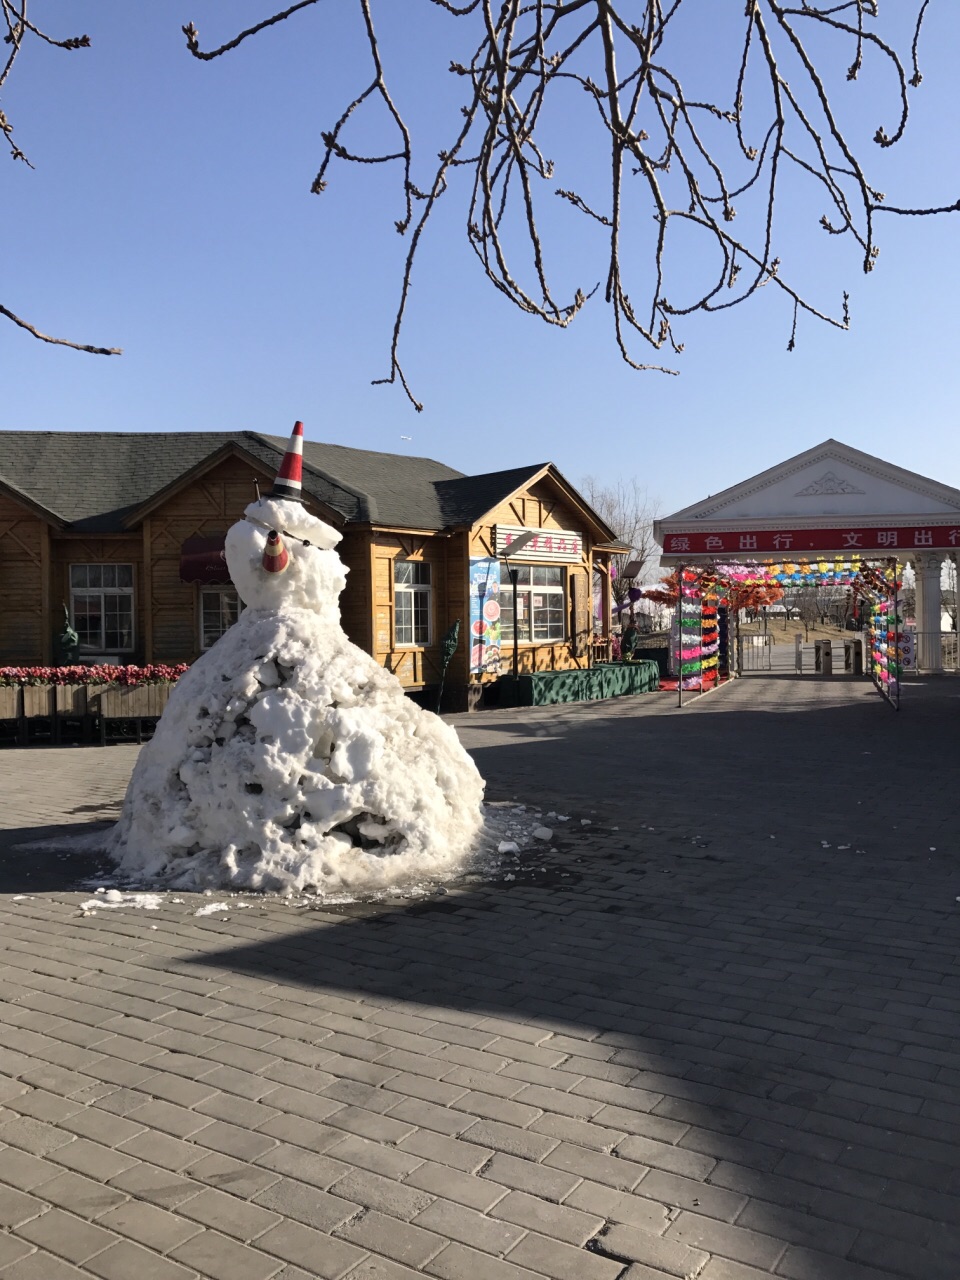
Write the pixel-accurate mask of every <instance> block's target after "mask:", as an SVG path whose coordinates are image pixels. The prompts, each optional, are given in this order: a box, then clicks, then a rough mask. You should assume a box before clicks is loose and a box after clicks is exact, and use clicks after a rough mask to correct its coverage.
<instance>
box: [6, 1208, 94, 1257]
mask: <svg viewBox="0 0 960 1280" xmlns="http://www.w3.org/2000/svg"><path fill="white" fill-rule="evenodd" d="M18 1234H19V1235H21V1236H22V1237H23V1238H24V1239H25V1240H29V1241H30V1242H31V1244H35V1245H37V1246H38V1247H39V1248H41V1249H46V1250H48V1251H49V1252H50V1253H53V1254H56V1255H57V1256H58V1257H60V1258H66V1260H67V1261H68V1262H76V1263H84V1262H86V1260H87V1259H88V1258H92V1257H93V1255H94V1254H97V1253H102V1252H103V1250H104V1249H106V1248H108V1247H109V1246H110V1245H112V1244H116V1243H117V1241H118V1240H119V1236H117V1235H115V1234H114V1233H113V1232H112V1231H105V1230H104V1229H103V1227H100V1226H94V1224H93V1223H92V1222H84V1220H83V1219H82V1218H75V1217H74V1216H73V1214H70V1213H64V1212H63V1210H62V1209H50V1210H48V1212H46V1213H45V1214H43V1216H42V1217H40V1218H34V1219H33V1221H32V1222H26V1223H24V1224H23V1225H22V1226H20V1227H19V1228H18ZM0 1256H2V1255H0ZM0 1265H2V1263H0Z"/></svg>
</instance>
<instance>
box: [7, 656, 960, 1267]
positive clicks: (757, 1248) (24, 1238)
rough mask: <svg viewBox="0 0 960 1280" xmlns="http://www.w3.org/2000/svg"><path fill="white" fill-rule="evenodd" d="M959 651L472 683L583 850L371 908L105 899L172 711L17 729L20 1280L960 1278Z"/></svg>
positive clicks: (490, 760) (15, 1149) (13, 1225)
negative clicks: (615, 689) (581, 686)
mask: <svg viewBox="0 0 960 1280" xmlns="http://www.w3.org/2000/svg"><path fill="white" fill-rule="evenodd" d="M954 690H957V692H960V686H958V685H955V684H953V683H951V682H950V681H943V682H940V683H939V684H933V683H931V684H927V685H926V686H918V687H916V688H914V689H911V691H910V694H909V696H908V698H907V699H905V707H904V710H903V711H902V712H901V713H900V715H899V717H898V716H896V715H894V714H893V713H892V712H891V711H890V710H889V708H887V707H886V706H884V705H883V704H881V703H880V702H879V700H878V699H877V698H876V696H875V695H873V694H872V693H871V691H870V690H869V688H868V687H866V686H864V685H862V684H857V683H844V682H840V681H837V682H835V683H826V682H815V681H807V682H801V683H798V682H795V681H777V680H755V679H747V680H743V681H741V682H740V683H739V684H738V685H737V686H735V687H733V688H731V689H729V690H724V691H721V692H720V693H717V694H712V695H710V696H709V697H707V698H705V699H703V700H702V702H701V703H700V704H699V705H698V706H696V707H695V708H690V709H688V710H685V711H683V712H682V713H679V712H677V711H676V710H675V709H674V707H673V703H672V699H667V698H665V697H664V698H661V697H653V696H650V697H646V698H639V699H630V700H626V699H624V700H620V701H617V702H614V703H607V704H594V705H591V706H580V707H572V708H571V707H568V708H554V709H547V708H545V709H541V710H534V711H526V712H510V713H507V712H504V713H487V714H484V715H481V716H474V717H471V718H466V717H464V718H457V724H458V728H459V729H460V731H461V733H462V736H463V737H464V740H465V741H466V743H467V745H468V746H469V747H470V749H471V750H472V751H473V752H474V753H475V755H476V758H477V759H478V762H479V763H480V765H481V768H482V769H483V771H484V773H485V774H486V775H487V777H488V779H489V780H490V781H489V789H490V792H491V794H492V795H493V796H494V797H499V798H508V797H511V796H513V795H516V796H518V797H519V798H520V799H523V800H527V801H531V800H540V801H542V802H543V803H544V807H545V808H552V807H555V806H557V805H561V806H563V808H562V809H561V811H562V812H564V813H569V814H570V818H571V820H570V822H569V823H568V824H566V826H565V828H564V830H565V835H564V837H563V840H562V841H561V849H560V852H559V854H558V855H557V857H556V858H555V859H554V860H553V861H552V863H551V865H550V867H549V870H548V872H547V873H546V874H543V873H536V874H530V875H528V876H524V875H523V874H521V875H518V877H517V879H516V880H515V881H511V882H501V883H497V884H484V883H472V882H470V883H464V884H461V885H459V886H456V887H454V888H452V889H451V891H450V892H449V893H447V894H446V895H444V896H442V897H437V898H434V899H431V900H429V901H421V902H417V903H399V904H394V905H392V906H388V905H385V904H379V905H366V906H362V907H355V908H345V909H342V910H331V909H325V910H317V909H298V908H295V907H292V906H289V905H284V904H283V903H282V902H281V901H280V900H278V899H263V900H255V899H249V898H246V899H244V898H236V899H229V898H228V897H227V896H226V895H220V898H221V899H222V900H225V901H228V902H230V905H231V909H230V910H229V911H228V912H225V913H219V914H217V915H214V916H207V917H196V916H195V915H194V914H193V912H194V911H195V910H196V908H197V906H198V902H200V901H202V900H201V899H198V898H196V897H195V896H192V895H187V894H177V895H174V894H168V895H166V898H165V902H164V905H163V907H162V909H161V910H160V911H157V912H145V911H144V912H139V911H133V910H118V911H113V912H108V911H104V910H101V911H98V912H97V914H96V916H83V915H81V914H80V913H79V911H78V904H79V902H81V901H82V900H83V899H84V898H86V897H88V896H89V893H84V894H82V895H81V894H80V893H78V892H77V890H76V887H75V886H76V879H77V876H78V875H79V874H81V873H83V872H88V871H89V869H90V866H89V863H88V862H86V861H83V860H80V861H79V862H78V860H77V859H76V858H75V857H72V856H71V857H67V858H63V857H58V856H57V855H56V854H43V855H41V854H38V853H36V852H30V851H27V852H24V851H19V850H16V849H13V848H12V846H13V845H15V844H18V843H20V842H22V841H23V840H24V839H26V838H27V837H28V836H34V837H35V836H36V835H38V834H42V833H46V834H49V833H50V832H51V831H55V830H61V831H67V832H69V831H73V830H76V829H78V828H77V825H76V824H78V823H83V822H89V821H90V820H92V819H95V818H97V817H104V816H105V817H111V816H113V814H114V813H115V812H116V806H117V803H118V802H119V799H120V797H121V795H122V791H123V786H124V784H125V780H126V777H127V776H128V774H129V770H130V767H131V765H132V762H133V759H134V754H135V749H134V748H128V747H116V748H109V749H107V750H105V751H101V750H98V749H61V750H54V749H51V750H36V751H27V752H23V751H19V752H14V751H8V752H5V753H3V754H2V755H0V804H2V809H0V821H2V823H3V825H4V827H5V828H6V831H5V839H4V840H3V841H0V845H2V848H3V850H4V853H3V857H2V860H0V878H2V887H3V889H4V890H5V892H4V895H3V897H2V898H0V931H2V932H0V997H2V999H3V1004H2V1006H0V1023H2V1031H0V1280H33V1278H36V1280H68V1278H72V1280H81V1278H86V1280H90V1278H91V1277H101V1278H102V1280H113V1278H114V1277H116V1280H129V1278H130V1277H134V1278H135V1280H189V1278H190V1277H193V1278H196V1277H197V1276H201V1277H206V1278H208V1280H221V1278H222V1280H247V1278H249V1280H281V1278H282V1280H304V1278H305V1277H310V1276H320V1277H331V1278H339V1277H345V1276H349V1277H351V1280H361V1278H362V1280H415V1278H416V1277H418V1276H419V1277H423V1276H429V1277H435V1278H439V1280H537V1278H540V1280H542V1278H543V1277H547V1278H549V1280H658V1278H659V1280H662V1278H663V1277H667V1276H671V1277H681V1276H697V1277H700V1280H769V1278H770V1277H774V1276H775V1277H785V1278H787V1280H871V1278H874V1280H880V1278H881V1277H883V1278H884V1280H890V1278H891V1277H894V1276H897V1277H906V1278H907V1280H941V1278H942V1280H955V1278H956V1276H957V1275H958V1274H960V1141H958V1139H960V1105H958V1101H957V1085H958V1083H960V1054H958V1039H960V1035H958V1031H960V1019H958V1016H957V1015H958V1012H960V984H958V977H960V973H958V970H960V960H958V948H957V935H958V921H960V904H958V903H957V902H956V898H957V896H958V895H960V858H958V851H957V841H956V838H955V835H954V832H955V828H956V802H955V789H956V777H957V770H956V766H957V752H958V747H957V735H956V720H957V707H958V701H957V693H955V692H954ZM858 802H859V803H858ZM583 820H586V821H585V822H584V821H583ZM824 845H828V846H829V847H824ZM844 846H848V847H844ZM174 897H180V898H182V899H183V901H182V902H179V903H176V902H174V901H173V898H174ZM242 902H252V904H253V905H249V906H245V907H244V906H241V903H242Z"/></svg>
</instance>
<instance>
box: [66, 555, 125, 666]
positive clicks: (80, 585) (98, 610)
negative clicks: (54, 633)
mask: <svg viewBox="0 0 960 1280" xmlns="http://www.w3.org/2000/svg"><path fill="white" fill-rule="evenodd" d="M70 612H71V616H72V617H73V626H74V629H75V630H76V633H77V635H78V636H79V637H80V648H81V650H86V651H87V652H90V653H129V652H130V650H132V649H133V565H132V564H72V565H71V566H70Z"/></svg>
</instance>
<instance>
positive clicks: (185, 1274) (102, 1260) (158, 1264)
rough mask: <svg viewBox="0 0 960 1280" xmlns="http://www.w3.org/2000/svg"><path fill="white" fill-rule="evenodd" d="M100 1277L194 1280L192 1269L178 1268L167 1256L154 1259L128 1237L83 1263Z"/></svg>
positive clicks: (145, 1279) (106, 1278)
mask: <svg viewBox="0 0 960 1280" xmlns="http://www.w3.org/2000/svg"><path fill="white" fill-rule="evenodd" d="M85 1265H86V1266H87V1267H88V1268H89V1269H90V1270H91V1271H92V1272H93V1273H94V1274H95V1275H98V1276H102V1277H103V1280H131V1277H136V1280H194V1273H193V1270H192V1269H188V1268H186V1267H181V1266H180V1264H179V1263H177V1262H171V1261H170V1259H169V1258H158V1257H157V1255H156V1254H155V1253H150V1252H148V1250H146V1249H142V1248H141V1247H140V1245H138V1244H132V1243H131V1242H130V1241H129V1240H121V1241H120V1243H119V1244H115V1245H111V1246H110V1248H109V1249H105V1250H104V1252H103V1253H98V1254H97V1255H96V1257H94V1258H90V1259H89V1260H88V1261H87V1262H86V1264H85Z"/></svg>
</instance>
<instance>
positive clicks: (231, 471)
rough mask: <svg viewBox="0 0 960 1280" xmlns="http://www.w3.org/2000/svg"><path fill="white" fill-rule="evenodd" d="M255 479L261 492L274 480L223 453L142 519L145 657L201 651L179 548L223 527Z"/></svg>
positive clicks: (191, 587)
mask: <svg viewBox="0 0 960 1280" xmlns="http://www.w3.org/2000/svg"><path fill="white" fill-rule="evenodd" d="M255 479H256V480H258V481H259V483H260V488H261V490H262V491H263V492H266V491H267V490H268V489H269V488H270V486H271V485H272V483H273V476H272V475H270V474H269V473H268V472H267V471H266V470H264V469H255V468H254V467H252V466H251V465H250V464H249V463H247V462H246V461H244V460H243V459H242V458H226V459H225V460H224V461H223V462H221V463H219V464H218V465H217V466H216V467H213V468H212V469H211V470H210V471H208V472H207V473H206V474H205V475H204V476H201V477H200V478H199V479H198V480H195V481H194V483H193V484H191V485H189V486H188V487H187V488H185V489H182V490H181V491H180V492H179V493H176V494H174V495H173V496H172V497H171V498H170V499H169V500H168V501H167V502H165V503H164V504H163V506H161V507H159V508H157V509H156V510H155V511H154V512H153V513H152V514H151V515H150V516H148V517H147V518H146V520H144V523H143V531H142V542H143V560H144V565H145V571H144V583H143V591H142V599H143V600H144V606H145V613H146V619H145V622H146V626H145V660H146V661H148V662H192V661H193V660H194V659H195V658H197V657H199V655H200V618H199V607H200V593H199V588H198V587H197V586H196V585H195V584H193V583H186V582H181V581H180V549H181V547H182V546H183V544H184V542H186V540H187V538H190V537H192V536H193V535H194V534H203V535H205V536H207V537H210V536H212V535H213V534H221V533H226V531H227V530H228V529H229V527H230V526H231V525H232V524H234V523H236V521H237V520H239V519H240V517H241V516H242V515H243V511H244V508H245V507H246V506H248V505H249V504H250V503H251V502H252V501H253V500H254V497H255V490H254V484H253V482H254V480H255Z"/></svg>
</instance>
